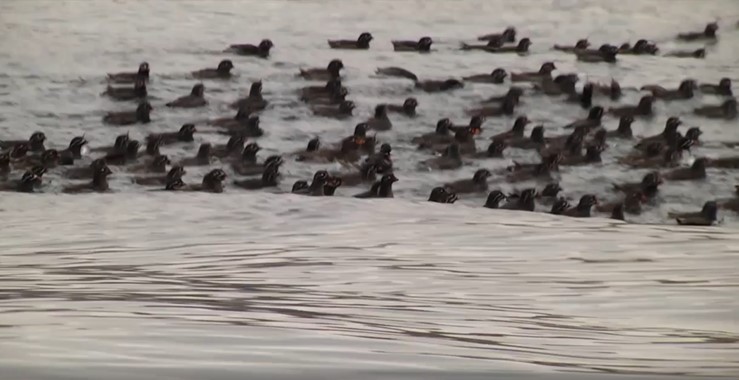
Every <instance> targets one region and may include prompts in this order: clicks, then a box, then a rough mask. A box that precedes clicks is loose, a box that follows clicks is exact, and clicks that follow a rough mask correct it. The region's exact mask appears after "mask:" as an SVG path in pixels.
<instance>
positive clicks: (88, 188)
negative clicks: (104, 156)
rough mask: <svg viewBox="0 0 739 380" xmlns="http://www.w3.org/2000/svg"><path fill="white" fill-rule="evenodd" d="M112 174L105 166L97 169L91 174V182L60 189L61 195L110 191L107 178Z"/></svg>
mask: <svg viewBox="0 0 739 380" xmlns="http://www.w3.org/2000/svg"><path fill="white" fill-rule="evenodd" d="M111 174H113V172H112V171H111V170H110V168H109V167H108V166H107V165H104V166H102V167H100V168H97V169H96V170H95V172H93V174H92V182H90V183H84V184H79V185H69V186H66V187H64V189H62V192H63V193H68V194H74V193H89V192H106V191H108V190H110V186H109V185H108V176H109V175H111Z"/></svg>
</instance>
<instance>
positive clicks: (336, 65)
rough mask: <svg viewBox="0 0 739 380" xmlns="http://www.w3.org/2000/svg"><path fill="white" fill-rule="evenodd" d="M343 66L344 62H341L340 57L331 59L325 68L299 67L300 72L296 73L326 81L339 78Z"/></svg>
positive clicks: (311, 78)
mask: <svg viewBox="0 0 739 380" xmlns="http://www.w3.org/2000/svg"><path fill="white" fill-rule="evenodd" d="M343 68H344V62H342V61H341V60H340V59H332V60H331V62H329V63H328V66H326V68H325V69H321V68H314V69H300V73H299V74H298V75H299V76H301V77H303V78H305V79H309V80H322V81H328V80H330V79H334V78H340V77H341V70H342V69H343Z"/></svg>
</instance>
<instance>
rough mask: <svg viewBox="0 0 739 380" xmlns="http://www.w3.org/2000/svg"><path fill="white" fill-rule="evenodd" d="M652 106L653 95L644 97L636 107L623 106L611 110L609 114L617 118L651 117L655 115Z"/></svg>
mask: <svg viewBox="0 0 739 380" xmlns="http://www.w3.org/2000/svg"><path fill="white" fill-rule="evenodd" d="M652 104H654V97H652V96H651V95H644V96H642V98H641V99H639V104H637V105H636V106H623V107H616V108H610V109H609V110H608V113H609V114H611V115H613V116H616V117H621V116H632V117H638V116H641V117H650V116H652V115H653V114H654V112H653V111H652Z"/></svg>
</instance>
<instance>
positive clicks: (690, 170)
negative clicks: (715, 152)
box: [662, 157, 708, 181]
mask: <svg viewBox="0 0 739 380" xmlns="http://www.w3.org/2000/svg"><path fill="white" fill-rule="evenodd" d="M707 163H708V160H707V159H706V158H703V157H701V158H696V159H695V161H693V165H691V166H690V167H687V168H677V169H673V170H672V171H669V172H667V173H664V174H662V178H664V179H666V180H668V181H690V180H697V179H705V178H706V164H707Z"/></svg>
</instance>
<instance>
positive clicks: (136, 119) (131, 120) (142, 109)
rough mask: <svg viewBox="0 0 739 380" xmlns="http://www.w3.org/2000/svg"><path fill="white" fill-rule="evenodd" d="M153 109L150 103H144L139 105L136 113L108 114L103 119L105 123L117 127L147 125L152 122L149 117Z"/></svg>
mask: <svg viewBox="0 0 739 380" xmlns="http://www.w3.org/2000/svg"><path fill="white" fill-rule="evenodd" d="M153 109H154V108H152V106H151V104H149V102H147V101H143V102H141V103H139V105H138V107H136V110H135V111H123V112H108V113H107V114H106V115H105V116H104V117H103V123H105V124H109V125H117V126H125V125H132V124H137V123H142V124H147V123H149V122H150V121H151V118H150V117H149V115H150V113H151V111H152V110H153Z"/></svg>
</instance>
